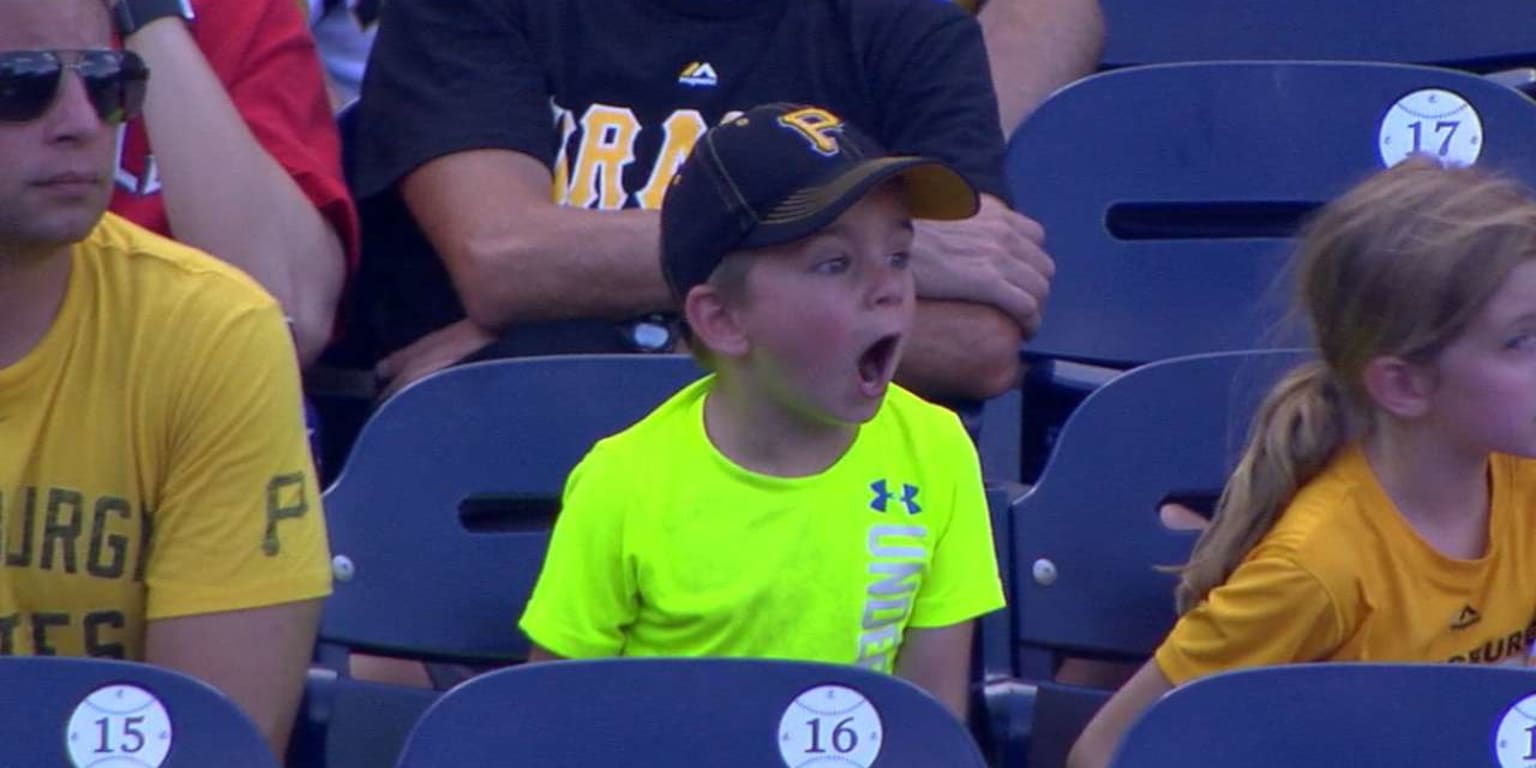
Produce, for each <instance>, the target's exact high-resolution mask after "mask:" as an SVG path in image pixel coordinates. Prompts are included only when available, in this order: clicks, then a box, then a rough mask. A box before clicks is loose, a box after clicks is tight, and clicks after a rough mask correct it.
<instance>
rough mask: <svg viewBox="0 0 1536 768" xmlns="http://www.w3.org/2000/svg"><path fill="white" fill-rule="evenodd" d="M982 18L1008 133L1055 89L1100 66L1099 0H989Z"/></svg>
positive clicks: (988, 53)
mask: <svg viewBox="0 0 1536 768" xmlns="http://www.w3.org/2000/svg"><path fill="white" fill-rule="evenodd" d="M979 19H980V21H981V29H982V35H983V37H984V38H985V40H986V44H987V56H988V57H989V58H990V59H991V65H992V84H993V86H994V87H995V88H996V89H997V107H998V112H999V113H1000V115H1001V117H1002V123H1003V134H1004V135H1008V134H1011V133H1012V132H1013V130H1014V129H1015V128H1017V127H1018V125H1019V123H1022V122H1023V121H1024V118H1026V117H1028V116H1029V113H1030V112H1033V111H1034V109H1035V107H1036V106H1037V105H1038V104H1039V103H1040V102H1041V101H1043V100H1044V99H1045V97H1046V96H1049V95H1050V94H1051V92H1052V91H1055V90H1056V89H1057V88H1060V87H1062V86H1063V85H1066V84H1067V83H1070V82H1072V81H1073V80H1076V79H1078V78H1080V77H1083V76H1085V75H1088V74H1091V73H1092V72H1093V71H1094V70H1095V69H1097V68H1098V63H1099V56H1100V54H1101V53H1102V52H1103V49H1104V16H1103V13H1102V12H1101V11H1100V9H1099V3H1098V0H990V2H988V3H987V4H986V6H985V7H983V8H982V9H981V13H980V15H979Z"/></svg>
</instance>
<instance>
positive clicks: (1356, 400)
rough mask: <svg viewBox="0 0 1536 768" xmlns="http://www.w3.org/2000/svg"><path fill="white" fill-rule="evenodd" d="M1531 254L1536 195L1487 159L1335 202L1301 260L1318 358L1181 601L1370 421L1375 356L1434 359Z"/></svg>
mask: <svg viewBox="0 0 1536 768" xmlns="http://www.w3.org/2000/svg"><path fill="white" fill-rule="evenodd" d="M1533 259H1536V202H1533V200H1532V197H1531V194H1530V192H1529V191H1528V190H1527V189H1525V188H1524V187H1522V186H1520V185H1519V184H1516V183H1514V182H1512V181H1510V180H1508V179H1506V178H1503V177H1501V176H1499V175H1497V174H1494V173H1490V172H1488V171H1484V170H1481V169H1476V168H1443V167H1441V166H1440V165H1438V164H1437V163H1435V162H1433V161H1430V160H1425V159H1413V160H1409V161H1408V162H1405V163H1402V164H1400V165H1398V166H1396V167H1395V168H1392V169H1390V170H1386V171H1383V172H1381V173H1378V174H1376V175H1374V176H1372V177H1370V178H1369V179H1367V180H1365V181H1364V182H1363V183H1361V184H1360V185H1358V186H1356V187H1355V188H1354V189H1352V190H1350V191H1349V192H1347V193H1346V194H1345V195H1344V196H1343V197H1340V198H1339V199H1338V200H1336V201H1334V202H1333V203H1330V204H1329V205H1327V206H1325V207H1324V208H1323V209H1322V210H1321V211H1320V212H1319V213H1318V214H1317V216H1315V217H1314V218H1313V219H1312V220H1311V221H1310V222H1309V223H1308V225H1307V226H1306V227H1305V228H1304V230H1303V234H1302V236H1301V239H1300V245H1299V246H1298V249H1297V253H1296V255H1295V257H1294V259H1293V262H1292V269H1293V271H1294V277H1295V284H1296V295H1295V300H1294V305H1295V311H1296V312H1297V313H1298V314H1300V315H1302V316H1303V317H1304V319H1305V320H1306V322H1307V324H1308V326H1309V329H1310V331H1311V334H1312V338H1313V340H1314V343H1315V346H1316V350H1317V353H1318V358H1319V359H1318V361H1316V362H1310V363H1306V364H1304V365H1302V366H1300V367H1298V368H1297V369H1295V370H1294V371H1291V372H1290V374H1288V375H1287V376H1285V377H1284V378H1283V379H1282V380H1281V381H1280V382H1279V383H1278V384H1276V385H1275V387H1274V388H1273V389H1272V390H1271V391H1270V392H1269V394H1268V396H1267V397H1266V398H1265V400H1264V402H1263V403H1262V404H1261V405H1260V407H1259V410H1258V413H1257V414H1256V415H1255V418H1254V422H1253V426H1252V428H1251V431H1250V433H1249V436H1248V441H1247V443H1246V447H1245V448H1244V451H1243V454H1242V457H1241V459H1240V460H1239V461H1238V464H1237V468H1236V469H1235V470H1234V471H1233V473H1232V476H1231V478H1230V479H1229V480H1228V481H1227V486H1226V488H1225V489H1224V490H1223V491H1222V495H1221V499H1220V500H1219V501H1218V502H1217V505H1216V514H1215V517H1214V519H1213V520H1212V523H1211V525H1210V527H1209V528H1207V529H1206V530H1205V532H1204V533H1203V534H1202V535H1201V536H1200V539H1199V540H1198V541H1197V542H1196V543H1195V548H1194V551H1193V552H1192V553H1191V555H1190V560H1189V562H1188V563H1187V564H1185V566H1184V567H1183V568H1182V569H1181V570H1180V581H1179V586H1178V592H1177V600H1178V607H1179V612H1180V613H1184V612H1186V611H1188V610H1189V609H1191V608H1193V607H1194V606H1195V605H1197V604H1199V602H1200V601H1201V600H1203V599H1204V598H1205V596H1206V595H1207V594H1209V593H1210V591H1211V590H1212V589H1213V588H1215V587H1216V586H1217V585H1219V584H1221V583H1222V582H1224V581H1226V579H1227V577H1228V576H1229V575H1231V573H1232V571H1233V570H1235V569H1236V568H1237V566H1238V564H1239V563H1240V562H1242V560H1243V558H1244V557H1246V556H1247V554H1248V553H1249V551H1251V550H1252V549H1253V548H1254V546H1255V545H1257V544H1258V542H1259V540H1260V539H1262V538H1263V537H1264V535H1265V534H1266V533H1268V532H1269V530H1270V529H1271V528H1272V527H1274V524H1275V522H1276V520H1278V519H1279V517H1280V515H1281V514H1282V513H1283V512H1284V510H1285V508H1286V506H1287V505H1289V504H1290V502H1291V499H1292V498H1293V497H1294V496H1295V495H1296V493H1297V491H1298V490H1299V489H1300V488H1301V487H1302V486H1303V485H1305V484H1306V483H1307V482H1308V481H1310V480H1311V479H1313V478H1314V477H1316V476H1317V475H1318V473H1320V472H1322V470H1323V468H1324V467H1326V466H1327V465H1328V463H1329V461H1330V460H1331V459H1332V458H1333V456H1334V454H1336V453H1337V452H1338V450H1339V449H1340V448H1341V447H1342V446H1343V445H1345V444H1346V443H1347V442H1349V441H1350V440H1351V439H1353V438H1355V437H1357V436H1359V435H1360V434H1361V433H1362V432H1363V431H1364V430H1368V429H1370V427H1371V424H1372V421H1373V419H1374V413H1375V408H1374V406H1373V405H1372V402H1371V399H1370V397H1369V395H1367V394H1366V392H1365V389H1364V385H1363V383H1362V377H1363V373H1364V370H1365V367H1366V365H1367V364H1368V363H1369V362H1370V361H1371V360H1373V359H1376V358H1379V357H1382V356H1394V357H1398V358H1401V359H1403V360H1406V361H1409V362H1411V363H1417V364H1424V365H1432V364H1433V363H1434V361H1435V359H1436V358H1437V357H1438V355H1439V353H1440V351H1441V350H1443V349H1444V348H1445V346H1446V345H1447V344H1449V343H1451V342H1452V341H1453V340H1455V339H1456V338H1457V337H1458V336H1460V335H1461V334H1462V333H1463V332H1464V331H1465V330H1466V329H1467V326H1468V325H1469V324H1470V323H1471V322H1472V320H1473V318H1475V317H1476V316H1477V314H1478V312H1479V311H1480V310H1481V309H1482V307H1483V306H1484V305H1485V304H1487V302H1488V300H1489V299H1490V298H1491V297H1492V296H1493V294H1494V293H1495V292H1496V291H1498V289H1499V287H1500V286H1501V285H1502V284H1503V283H1504V280H1505V278H1506V277H1508V275H1509V273H1510V272H1511V271H1512V270H1513V269H1514V268H1515V267H1517V266H1519V265H1520V264H1522V263H1525V262H1527V261H1531V260H1533Z"/></svg>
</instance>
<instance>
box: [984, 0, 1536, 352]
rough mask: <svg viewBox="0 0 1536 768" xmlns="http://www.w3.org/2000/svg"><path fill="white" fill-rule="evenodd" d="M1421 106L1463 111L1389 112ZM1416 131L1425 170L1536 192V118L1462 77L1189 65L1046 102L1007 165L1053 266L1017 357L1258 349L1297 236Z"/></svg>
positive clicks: (1520, 103)
mask: <svg viewBox="0 0 1536 768" xmlns="http://www.w3.org/2000/svg"><path fill="white" fill-rule="evenodd" d="M1240 4H1241V5H1243V6H1245V7H1247V6H1253V7H1257V4H1255V3H1240ZM1161 5H1162V4H1160V3H1154V4H1148V7H1149V8H1155V7H1160V6H1161ZM1275 5H1276V7H1279V6H1282V5H1288V4H1285V3H1281V4H1275ZM1435 5H1438V4H1435ZM1159 25H1160V26H1167V25H1166V24H1164V23H1162V22H1159ZM1431 89H1433V90H1440V91H1445V92H1449V94H1450V95H1453V96H1454V97H1459V98H1460V99H1461V100H1463V101H1464V102H1465V103H1466V105H1467V108H1466V109H1464V110H1462V111H1460V112H1456V113H1455V114H1449V111H1450V110H1452V109H1453V108H1454V102H1453V101H1452V99H1451V96H1446V97H1442V98H1441V99H1440V100H1439V101H1438V106H1437V105H1436V104H1435V103H1431V102H1428V101H1424V102H1422V103H1418V102H1415V103H1407V104H1404V105H1401V106H1398V102H1399V100H1400V99H1403V98H1404V96H1405V95H1408V94H1412V93H1414V92H1417V91H1424V90H1431ZM1424 98H1425V99H1426V100H1427V99H1428V98H1429V97H1428V96H1425V97H1424ZM1415 109H1417V110H1424V109H1441V110H1445V111H1447V114H1441V115H1438V116H1435V117H1424V118H1413V117H1412V116H1411V115H1410V110H1415ZM1389 115H1390V116H1392V118H1393V120H1392V122H1391V123H1390V124H1391V125H1392V126H1395V128H1396V129H1395V130H1389V131H1387V134H1389V135H1385V136H1384V134H1383V121H1384V119H1387V118H1388V117H1389ZM1474 116H1475V117H1476V119H1477V121H1478V122H1479V123H1480V129H1479V127H1478V126H1476V125H1473V122H1472V119H1473V117H1474ZM1424 120H1429V121H1431V122H1433V123H1434V124H1433V125H1430V124H1427V123H1424V122H1423V121H1424ZM1416 121H1417V128H1416V129H1415V127H1414V126H1415V124H1416ZM1415 130H1417V131H1418V135H1419V137H1420V139H1421V142H1420V147H1421V149H1424V150H1428V151H1430V153H1431V154H1434V153H1438V152H1440V151H1442V150H1444V151H1445V152H1447V154H1448V155H1449V154H1454V153H1456V152H1457V151H1472V150H1474V149H1475V150H1476V151H1477V152H1478V153H1479V154H1478V156H1477V164H1478V165H1480V166H1486V167H1491V168H1495V169H1499V170H1502V171H1505V172H1507V173H1510V174H1512V175H1514V176H1515V177H1517V178H1520V179H1523V180H1525V181H1526V182H1527V183H1533V182H1536V153H1532V152H1530V151H1529V148H1530V147H1531V146H1536V103H1533V102H1532V101H1531V100H1530V99H1527V98H1525V97H1523V96H1521V95H1520V94H1519V93H1517V92H1515V91H1513V90H1511V89H1509V88H1507V87H1504V86H1500V85H1497V84H1494V83H1492V82H1489V81H1487V80H1484V79H1482V78H1478V77H1475V76H1472V75H1468V74H1466V73H1463V72H1457V71H1452V70H1446V69H1437V68H1431V67H1416V66H1402V65H1392V64H1366V63H1321V62H1291V63H1281V62H1232V63H1198V64H1180V65H1166V66H1155V67H1139V68H1135V69H1126V70H1119V71H1115V72H1107V73H1103V74H1099V75H1094V76H1091V77H1088V78H1085V79H1083V80H1080V81H1078V82H1077V83H1075V84H1073V85H1069V86H1067V87H1066V88H1064V89H1062V90H1060V91H1058V92H1057V93H1056V94H1054V95H1053V96H1051V97H1050V98H1049V99H1047V100H1046V101H1045V102H1044V103H1043V104H1042V105H1041V106H1040V108H1039V109H1038V110H1037V111H1036V112H1035V113H1034V114H1033V115H1032V116H1031V117H1030V119H1029V120H1027V121H1026V122H1025V123H1024V125H1022V126H1021V127H1020V128H1019V129H1018V130H1017V131H1015V132H1014V135H1013V137H1012V138H1011V140H1010V143H1009V148H1008V155H1007V167H1006V172H1007V178H1008V182H1009V186H1010V190H1011V193H1012V195H1013V198H1014V201H1015V203H1016V204H1017V205H1018V207H1019V209H1020V210H1023V211H1027V212H1028V213H1029V215H1030V216H1032V217H1034V218H1035V219H1037V220H1039V221H1040V223H1041V224H1042V225H1044V227H1045V230H1046V232H1047V233H1049V244H1050V249H1051V253H1052V255H1053V256H1054V257H1055V259H1056V261H1057V263H1058V265H1059V270H1058V272H1057V274H1056V277H1055V279H1054V280H1053V281H1052V285H1051V299H1050V307H1049V311H1048V314H1047V316H1046V321H1045V323H1044V325H1043V326H1042V327H1041V329H1040V333H1039V335H1038V336H1037V337H1036V338H1035V339H1034V340H1033V341H1031V343H1030V344H1029V349H1028V351H1029V353H1030V354H1031V355H1033V356H1036V357H1044V358H1050V359H1067V360H1077V361H1081V362H1087V363H1096V364H1101V365H1115V366H1126V365H1135V364H1139V363H1144V362H1150V361H1152V360H1160V359H1164V358H1168V357H1173V356H1176V355H1188V354H1198V353H1202V352H1215V351H1221V350H1231V349H1250V348H1254V347H1258V346H1266V345H1270V344H1266V342H1271V341H1274V340H1275V338H1274V336H1273V333H1274V325H1275V324H1276V322H1277V321H1278V320H1280V319H1281V318H1282V316H1283V313H1284V310H1285V306H1284V303H1285V301H1286V299H1287V298H1288V295H1287V291H1286V290H1285V287H1286V286H1285V285H1284V282H1283V281H1282V280H1280V279H1278V278H1279V277H1280V270H1281V267H1282V264H1283V261H1284V258H1285V256H1286V255H1287V253H1288V250H1289V248H1290V245H1291V242H1290V238H1291V237H1292V236H1293V234H1294V231H1295V228H1296V225H1297V223H1298V221H1299V220H1300V219H1301V217H1302V216H1304V215H1305V214H1307V213H1310V212H1311V211H1312V210H1314V209H1315V208H1317V207H1318V206H1320V205H1321V204H1323V203H1324V202H1326V201H1328V200H1331V199H1332V198H1334V197H1336V196H1337V195H1338V194H1339V193H1341V192H1343V191H1344V190H1345V189H1347V188H1349V187H1350V186H1351V185H1353V184H1354V183H1355V182H1357V181H1359V180H1360V179H1362V178H1364V177H1365V176H1367V175H1369V174H1370V173H1372V172H1374V171H1377V170H1380V169H1381V168H1383V167H1384V160H1383V149H1384V147H1383V144H1382V142H1383V140H1384V139H1385V140H1388V142H1389V145H1390V146H1389V147H1386V148H1387V149H1388V150H1389V152H1391V151H1392V148H1394V147H1395V148H1398V149H1407V148H1408V147H1407V145H1408V144H1411V143H1412V141H1413V138H1414V131H1415ZM1485 138H1486V141H1484V139H1485ZM1391 142H1396V143H1395V144H1391ZM1389 156H1393V157H1395V156H1396V155H1389ZM1287 340H1288V339H1286V338H1283V337H1282V338H1280V339H1279V341H1287Z"/></svg>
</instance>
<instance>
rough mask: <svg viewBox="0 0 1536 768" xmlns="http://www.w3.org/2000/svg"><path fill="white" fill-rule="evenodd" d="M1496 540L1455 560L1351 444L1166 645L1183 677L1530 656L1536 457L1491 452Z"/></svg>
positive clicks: (1173, 676)
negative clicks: (1413, 522) (1278, 667)
mask: <svg viewBox="0 0 1536 768" xmlns="http://www.w3.org/2000/svg"><path fill="white" fill-rule="evenodd" d="M1488 475H1489V481H1490V485H1491V504H1490V516H1489V523H1488V550H1487V552H1486V553H1485V554H1484V556H1483V557H1481V558H1478V559H1475V560H1458V559H1453V558H1449V557H1446V556H1444V555H1442V554H1440V553H1439V552H1437V551H1436V550H1435V549H1434V548H1432V547H1430V546H1429V545H1428V544H1427V543H1425V541H1424V540H1423V539H1421V538H1420V537H1419V536H1418V534H1417V533H1416V532H1415V531H1414V530H1413V528H1412V527H1411V526H1409V524H1408V522H1407V521H1405V520H1404V519H1403V518H1402V516H1401V515H1400V514H1398V512H1397V509H1396V507H1395V506H1394V505H1393V504H1392V500H1391V499H1390V498H1389V497H1388V496H1387V494H1386V491H1385V490H1384V489H1383V488H1382V487H1381V485H1380V483H1378V482H1377V480H1376V476H1375V474H1374V473H1373V472H1372V471H1371V467H1370V465H1369V463H1368V462H1367V461H1366V458H1365V454H1364V452H1363V451H1362V450H1361V449H1360V447H1359V445H1351V446H1350V447H1348V448H1346V449H1345V450H1344V451H1343V452H1342V453H1341V454H1340V455H1339V457H1338V458H1336V459H1335V460H1334V462H1333V464H1331V465H1330V466H1329V468H1328V469H1327V470H1325V471H1324V472H1323V473H1322V474H1321V475H1320V476H1318V477H1317V478H1316V479H1315V480H1313V481H1312V482H1310V483H1308V484H1307V485H1306V486H1305V487H1304V488H1303V489H1302V490H1301V492H1300V493H1298V494H1297V496H1296V499H1295V500H1294V501H1293V502H1292V503H1291V505H1290V506H1289V507H1288V508H1287V509H1286V511H1285V512H1284V514H1282V515H1281V517H1280V519H1279V521H1278V522H1277V523H1276V525H1275V527H1274V529H1273V530H1271V531H1270V532H1269V533H1268V534H1267V535H1266V536H1265V537H1264V538H1263V539H1262V540H1261V541H1260V542H1259V544H1258V546H1257V547H1255V548H1254V550H1253V551H1252V552H1250V553H1249V555H1248V557H1247V558H1246V559H1244V561H1243V563H1242V564H1241V565H1240V566H1239V567H1238V568H1237V570H1236V571H1234V572H1233V574H1232V576H1231V578H1229V579H1228V580H1227V583H1226V584H1224V585H1222V586H1220V587H1217V588H1216V589H1214V590H1212V591H1211V594H1210V596H1209V597H1208V598H1207V599H1206V600H1205V601H1204V602H1202V603H1201V604H1200V605H1199V606H1197V607H1195V608H1194V609H1193V610H1191V611H1190V612H1189V613H1188V614H1187V615H1185V616H1184V617H1183V618H1181V619H1180V620H1179V622H1178V624H1177V625H1176V626H1175V627H1174V629H1173V632H1172V633H1171V634H1170V635H1169V636H1168V638H1167V640H1165V641H1164V642H1163V644H1162V646H1161V647H1160V648H1158V650H1157V663H1158V667H1159V668H1161V669H1162V671H1163V674H1165V675H1167V676H1168V679H1169V680H1171V681H1172V682H1173V683H1174V684H1175V685H1178V684H1182V683H1184V682H1187V681H1189V680H1192V679H1194V678H1197V677H1202V676H1204V675H1208V674H1211V673H1213V672H1218V671H1222V670H1226V669H1233V668H1237V667H1252V666H1261V665H1271V664H1284V663H1290V662H1306V661H1392V662H1466V663H1473V664H1492V663H1523V662H1524V660H1525V656H1526V649H1527V647H1528V646H1529V645H1530V643H1531V641H1532V640H1533V639H1536V627H1533V622H1532V619H1533V616H1536V462H1533V461H1531V460H1527V459H1519V458H1515V457H1512V456H1506V455H1500V454H1495V455H1494V456H1493V457H1492V459H1491V460H1490V461H1489V465H1488Z"/></svg>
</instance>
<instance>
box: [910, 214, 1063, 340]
mask: <svg viewBox="0 0 1536 768" xmlns="http://www.w3.org/2000/svg"><path fill="white" fill-rule="evenodd" d="M916 226H917V236H916V239H915V240H914V242H913V247H912V252H913V259H912V264H913V269H914V271H915V272H914V276H915V277H916V280H917V295H918V296H919V297H920V298H925V299H935V300H949V301H970V302H975V303H978V304H989V305H992V306H994V307H997V308H998V309H999V310H1001V311H1003V312H1005V313H1007V315H1008V316H1009V317H1011V318H1013V320H1014V322H1016V323H1018V325H1019V327H1020V328H1021V329H1023V331H1024V336H1025V338H1028V337H1030V336H1033V335H1034V334H1035V331H1036V329H1038V328H1039V327H1040V320H1041V315H1042V314H1043V312H1044V309H1045V300H1046V297H1047V296H1048V295H1049V294H1050V290H1051V277H1052V276H1053V275H1054V274H1055V273H1056V263H1055V262H1054V261H1052V260H1051V257H1050V255H1049V254H1047V253H1046V252H1045V248H1044V243H1045V230H1044V229H1043V228H1042V227H1041V226H1040V224H1039V223H1037V222H1036V221H1035V220H1033V219H1031V218H1029V217H1027V216H1023V215H1021V214H1018V213H1015V212H1014V211H1012V210H1010V209H1009V208H1008V206H1006V205H1004V204H1003V202H1002V201H1001V200H998V199H997V198H995V197H991V196H989V195H983V196H982V198H981V208H980V210H979V211H977V213H976V215H975V216H972V217H971V218H969V219H965V220H964V221H953V222H939V221H919V222H917V225H916Z"/></svg>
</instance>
